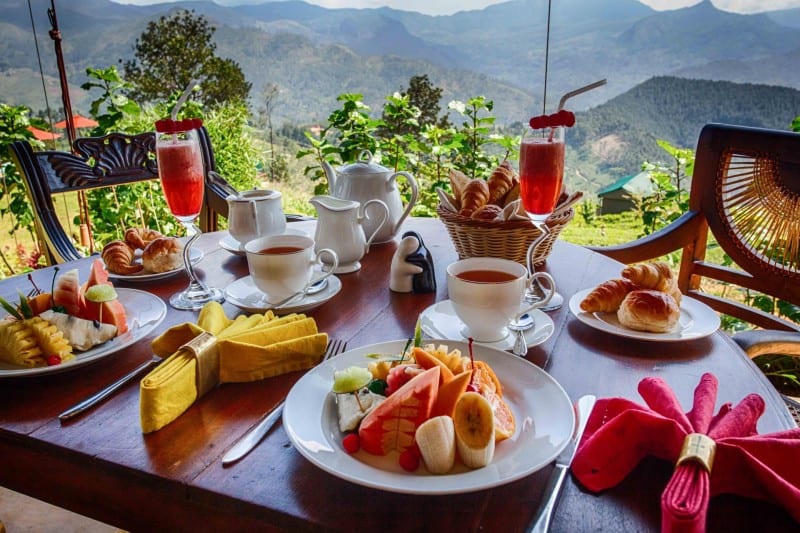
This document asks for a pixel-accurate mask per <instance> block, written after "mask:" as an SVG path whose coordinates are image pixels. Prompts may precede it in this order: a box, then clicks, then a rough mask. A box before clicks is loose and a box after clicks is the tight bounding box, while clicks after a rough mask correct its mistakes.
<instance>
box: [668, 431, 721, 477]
mask: <svg viewBox="0 0 800 533" xmlns="http://www.w3.org/2000/svg"><path fill="white" fill-rule="evenodd" d="M716 450H717V443H716V442H714V439H712V438H711V437H709V436H708V435H703V434H702V433H689V434H688V435H686V438H685V439H683V446H682V447H681V454H680V456H679V457H678V462H677V463H676V464H675V466H678V465H680V464H683V463H685V462H687V461H697V462H698V463H700V464H701V465H703V468H705V469H706V471H707V472H708V473H709V474H710V473H711V467H712V466H713V465H714V453H715V452H716Z"/></svg>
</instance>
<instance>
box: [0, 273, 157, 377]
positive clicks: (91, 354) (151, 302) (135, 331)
mask: <svg viewBox="0 0 800 533" xmlns="http://www.w3.org/2000/svg"><path fill="white" fill-rule="evenodd" d="M115 290H116V291H117V297H118V298H119V301H120V303H122V306H123V307H124V308H125V314H126V315H127V317H128V331H127V332H126V333H125V334H124V335H119V336H117V337H114V338H113V339H111V340H110V341H107V342H104V343H103V344H101V345H99V346H95V347H94V348H92V349H91V350H87V351H85V352H76V353H75V358H74V359H71V360H70V361H65V362H64V363H61V364H60V365H54V366H42V367H36V368H22V367H19V366H15V365H11V364H8V363H5V362H0V378H12V377H13V378H18V377H32V376H40V375H43V374H55V373H58V372H66V371H68V370H74V369H76V368H78V367H81V366H83V365H87V364H89V363H91V362H94V361H97V360H98V359H102V358H103V357H107V356H109V355H111V354H113V353H116V352H117V351H118V350H121V349H123V348H125V347H126V346H130V345H131V344H133V343H134V342H136V341H139V340H141V339H143V338H144V337H146V336H147V335H148V334H149V333H150V332H151V331H153V329H155V328H156V326H158V325H159V324H160V323H161V321H162V320H164V317H165V316H167V306H166V305H165V304H164V302H163V301H162V300H161V298H158V297H156V296H153V295H152V294H150V293H149V292H144V291H140V290H136V289H123V288H119V287H117V288H115Z"/></svg>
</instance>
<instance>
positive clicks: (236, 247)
mask: <svg viewBox="0 0 800 533" xmlns="http://www.w3.org/2000/svg"><path fill="white" fill-rule="evenodd" d="M283 235H302V236H305V237H308V233H306V232H305V231H303V230H300V229H296V228H286V231H284V232H283ZM219 247H220V248H222V249H223V250H225V251H227V252H230V253H232V254H234V255H241V256H244V255H247V254H246V253H245V251H244V244H243V243H241V242H239V241H237V240H236V239H234V238H233V236H232V235H231V234H230V233H228V232H227V231H226V232H225V235H224V236H223V237H222V238H221V239H220V240H219Z"/></svg>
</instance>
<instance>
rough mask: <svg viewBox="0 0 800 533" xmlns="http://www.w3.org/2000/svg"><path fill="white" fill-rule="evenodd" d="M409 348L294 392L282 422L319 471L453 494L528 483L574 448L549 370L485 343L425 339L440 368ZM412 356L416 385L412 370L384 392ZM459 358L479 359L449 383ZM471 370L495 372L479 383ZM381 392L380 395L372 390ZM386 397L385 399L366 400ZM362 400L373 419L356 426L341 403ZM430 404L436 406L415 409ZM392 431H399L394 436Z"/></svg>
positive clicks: (324, 375) (311, 376)
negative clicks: (452, 361) (394, 415)
mask: <svg viewBox="0 0 800 533" xmlns="http://www.w3.org/2000/svg"><path fill="white" fill-rule="evenodd" d="M408 345H409V343H408V341H400V340H398V341H389V342H384V343H379V344H373V345H369V346H364V347H361V348H357V349H354V350H350V351H348V352H345V353H343V354H341V355H339V356H336V357H334V358H332V359H331V360H329V361H326V362H325V363H323V364H321V365H319V366H317V367H315V368H314V369H312V370H311V371H309V372H308V373H307V374H306V375H304V376H303V377H302V378H301V379H300V380H299V381H298V382H297V383H296V384H295V386H294V387H293V388H292V390H291V391H290V392H289V395H288V396H287V399H286V405H285V407H284V413H283V422H284V427H285V429H286V431H287V434H288V435H289V438H290V440H291V441H292V443H293V445H294V446H295V448H296V449H297V450H298V451H299V452H300V453H301V454H302V455H303V456H305V457H306V458H307V459H308V460H310V461H311V462H312V463H314V464H315V465H316V466H318V467H319V468H321V469H323V470H325V471H327V472H329V473H331V474H333V475H335V476H337V477H340V478H342V479H346V480H348V481H351V482H353V483H356V484H359V485H364V486H368V487H373V488H378V489H382V490H386V491H391V492H399V493H409V494H454V493H462V492H471V491H475V490H482V489H486V488H490V487H494V486H498V485H502V484H505V483H509V482H511V481H514V480H516V479H519V478H522V477H524V476H527V475H530V474H531V473H533V472H536V471H537V470H539V469H540V468H542V467H544V466H545V465H547V464H548V463H550V462H551V461H552V460H553V459H554V458H555V457H556V455H558V453H559V452H560V451H561V450H562V449H563V448H564V447H565V446H566V444H567V442H568V441H569V438H570V436H571V435H572V431H573V427H574V423H575V417H574V413H573V410H572V405H571V403H570V400H569V397H568V396H567V394H566V393H565V392H564V390H563V389H562V387H561V386H560V385H559V384H558V383H557V382H556V381H555V380H554V379H553V378H552V377H551V376H550V375H549V374H547V373H546V372H545V371H543V370H542V369H540V368H538V367H536V366H535V365H533V364H531V363H530V362H528V361H526V360H524V359H522V358H518V357H510V356H509V355H508V353H506V352H503V351H500V350H497V349H494V348H490V347H487V346H483V345H478V344H474V345H473V346H471V347H470V345H469V344H468V343H466V342H455V341H452V340H441V341H440V340H427V339H426V340H425V341H424V345H422V346H421V347H422V348H423V349H424V351H426V352H428V354H429V355H430V356H431V357H432V358H434V359H437V360H438V361H439V362H437V361H432V360H431V359H430V358H427V357H426V356H421V357H420V354H419V347H417V348H409V346H408ZM470 348H471V352H470ZM414 352H416V353H415V356H416V359H415V362H414V363H413V364H414V365H417V366H419V367H420V368H419V369H418V370H415V371H411V372H410V373H411V374H412V375H411V376H407V375H405V376H404V375H403V374H408V373H409V371H408V370H407V369H400V370H391V369H389V370H388V373H387V374H386V377H387V379H385V380H383V381H385V383H386V386H387V387H388V388H389V392H386V390H383V391H381V390H380V389H379V388H380V387H381V386H383V384H381V383H380V381H381V380H379V379H375V375H376V374H375V373H376V372H381V370H379V368H378V367H379V366H381V365H383V366H384V367H386V366H388V367H402V366H403V365H404V364H405V363H404V362H403V361H401V360H404V359H405V357H404V354H406V353H409V354H410V353H414ZM459 353H460V354H462V355H460V357H463V358H468V357H469V355H468V354H470V353H471V356H472V357H471V358H470V360H469V362H466V361H463V360H462V361H463V362H462V363H461V364H462V365H463V366H464V371H462V372H458V373H452V374H447V371H445V370H443V368H444V367H445V366H447V364H448V363H444V362H442V359H438V358H439V357H441V356H442V354H450V356H451V357H452V356H453V354H459ZM443 359H444V358H443ZM473 364H474V365H475V368H480V369H484V370H485V369H489V370H488V371H485V372H483V377H480V378H478V377H476V378H475V379H473V378H472V374H475V373H474V372H472V371H471V368H472V365H473ZM359 368H362V369H363V371H360V370H358V369H359ZM456 368H457V369H458V367H456ZM384 370H386V368H384ZM442 373H445V374H447V376H446V377H447V380H446V381H445V380H442V378H441V375H442ZM368 374H369V375H370V377H368V376H367V375H368ZM367 380H368V382H367ZM440 380H441V381H440ZM445 383H447V384H449V385H446V384H445ZM362 384H365V385H364V387H366V388H364V387H361V385H362ZM375 384H377V387H378V389H377V391H378V392H375V391H373V390H372V389H373V387H374V386H375ZM487 386H488V390H489V392H490V394H488V395H482V394H481V393H480V392H479V391H484V392H485V391H486V390H487V389H486V387H487ZM352 389H356V390H355V391H353V390H352ZM384 393H385V394H388V396H386V398H387V399H385V400H378V401H374V400H370V399H368V398H370V397H371V396H370V395H371V394H376V395H378V396H383V394H384ZM492 394H501V397H500V398H501V399H502V402H501V403H498V402H496V401H494V399H492V400H490V401H488V402H487V401H486V400H487V396H488V398H491V395H492ZM354 396H357V398H358V399H357V400H355V401H356V402H357V403H359V404H360V407H359V408H358V410H359V411H361V410H363V411H367V414H366V415H365V416H363V418H361V419H360V420H359V421H358V422H357V424H356V425H355V426H352V425H350V423H351V422H352V421H351V420H349V418H350V417H349V415H348V414H347V413H345V414H344V416H343V415H342V413H341V411H340V405H339V404H340V403H343V402H345V403H352V401H353V399H352V398H348V397H354ZM393 397H394V399H392V398H393ZM373 402H374V405H373ZM487 403H488V405H489V406H491V407H490V408H489V409H488V411H487ZM398 405H399V406H400V411H404V407H403V406H406V407H407V406H415V409H413V410H412V411H413V413H412V414H411V415H410V416H401V417H398V420H397V421H395V420H392V419H391V416H390V415H388V413H391V412H400V411H398ZM424 405H429V406H430V407H429V408H423V409H421V410H420V409H417V408H416V407H418V406H424ZM498 406H500V410H499V411H498ZM362 408H363V409H362ZM348 412H349V411H348ZM494 412H499V413H500V414H499V415H494V414H493V413H494ZM495 416H496V418H497V420H496V421H495V418H494V417H495ZM451 426H452V428H451ZM387 427H391V428H394V430H393V431H389V432H387V431H386V428H387ZM487 427H488V435H489V436H490V437H491V440H488V439H487ZM420 428H422V431H420ZM426 428H427V429H426ZM398 429H400V431H398ZM354 441H355V442H354Z"/></svg>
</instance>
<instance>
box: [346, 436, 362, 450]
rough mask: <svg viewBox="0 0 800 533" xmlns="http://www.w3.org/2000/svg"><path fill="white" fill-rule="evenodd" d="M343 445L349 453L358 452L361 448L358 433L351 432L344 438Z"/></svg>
mask: <svg viewBox="0 0 800 533" xmlns="http://www.w3.org/2000/svg"><path fill="white" fill-rule="evenodd" d="M342 447H343V448H344V451H346V452H347V453H351V454H352V453H356V452H357V451H358V450H359V448H361V441H360V440H359V438H358V433H349V434H347V435H345V437H344V438H343V439H342Z"/></svg>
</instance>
